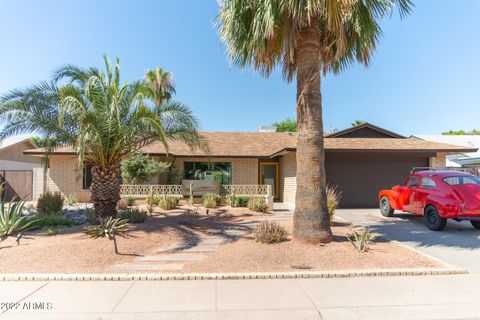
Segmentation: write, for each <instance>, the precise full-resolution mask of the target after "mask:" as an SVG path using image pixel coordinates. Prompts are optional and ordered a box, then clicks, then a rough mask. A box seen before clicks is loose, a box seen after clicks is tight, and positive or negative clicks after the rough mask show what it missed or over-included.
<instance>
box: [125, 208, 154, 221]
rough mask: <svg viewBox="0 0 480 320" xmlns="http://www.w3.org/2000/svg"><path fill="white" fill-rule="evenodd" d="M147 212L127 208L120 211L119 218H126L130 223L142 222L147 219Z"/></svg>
mask: <svg viewBox="0 0 480 320" xmlns="http://www.w3.org/2000/svg"><path fill="white" fill-rule="evenodd" d="M147 216H148V214H147V213H146V212H145V211H140V210H138V209H133V208H128V209H126V210H125V211H123V212H122V214H121V215H120V219H122V220H128V222H130V223H143V222H145V219H147Z"/></svg>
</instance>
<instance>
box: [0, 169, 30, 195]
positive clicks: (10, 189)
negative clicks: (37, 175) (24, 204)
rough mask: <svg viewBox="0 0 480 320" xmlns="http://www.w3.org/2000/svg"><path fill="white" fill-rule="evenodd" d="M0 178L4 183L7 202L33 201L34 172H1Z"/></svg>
mask: <svg viewBox="0 0 480 320" xmlns="http://www.w3.org/2000/svg"><path fill="white" fill-rule="evenodd" d="M0 178H1V180H2V182H4V189H5V190H4V197H5V200H7V201H10V200H13V199H17V200H18V199H21V200H25V201H28V200H32V182H33V172H32V170H5V171H0Z"/></svg>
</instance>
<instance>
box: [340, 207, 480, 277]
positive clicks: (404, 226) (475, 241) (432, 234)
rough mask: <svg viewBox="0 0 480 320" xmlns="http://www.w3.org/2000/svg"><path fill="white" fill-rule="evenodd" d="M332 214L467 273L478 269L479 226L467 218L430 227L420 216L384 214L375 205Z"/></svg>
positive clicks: (479, 266)
mask: <svg viewBox="0 0 480 320" xmlns="http://www.w3.org/2000/svg"><path fill="white" fill-rule="evenodd" d="M335 215H337V216H338V217H340V218H343V219H345V220H348V221H350V222H352V223H353V224H355V225H361V226H368V227H369V228H370V229H371V230H372V231H374V232H375V233H378V234H381V235H382V236H383V237H385V238H387V239H390V240H397V241H399V242H401V243H403V244H406V245H408V246H411V247H413V248H415V249H417V250H419V251H421V252H424V253H426V254H428V255H430V256H433V257H435V258H437V259H440V260H441V261H444V262H446V263H448V264H451V265H454V266H456V267H459V268H462V269H464V270H466V271H468V272H470V273H480V230H475V229H474V228H473V227H472V226H471V224H470V222H468V221H464V222H456V221H454V220H448V223H447V227H446V228H445V230H443V231H431V230H429V229H428V228H427V227H426V226H425V223H424V221H423V217H417V216H413V215H410V214H407V213H402V212H396V213H395V214H394V216H393V217H392V218H385V217H383V216H382V215H381V214H380V211H379V210H378V209H341V210H340V209H339V210H337V211H336V213H335Z"/></svg>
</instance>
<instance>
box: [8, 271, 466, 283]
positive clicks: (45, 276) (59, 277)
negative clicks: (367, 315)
mask: <svg viewBox="0 0 480 320" xmlns="http://www.w3.org/2000/svg"><path fill="white" fill-rule="evenodd" d="M466 273H467V272H466V271H464V270H459V269H447V268H445V269H438V268H437V269H435V268H431V269H428V268H424V269H389V270H385V269H383V270H382V269H368V270H343V271H304V272H248V273H163V274H155V273H145V274H141V273H119V274H51V273H38V274H37V273H21V274H0V281H135V280H154V281H161V280H163V281H164V280H244V279H307V278H308V279H310V278H350V277H385V276H428V275H455V274H466Z"/></svg>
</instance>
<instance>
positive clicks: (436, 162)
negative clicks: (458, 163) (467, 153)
mask: <svg viewBox="0 0 480 320" xmlns="http://www.w3.org/2000/svg"><path fill="white" fill-rule="evenodd" d="M429 166H430V167H431V168H433V169H444V168H445V167H446V166H447V154H446V153H444V152H438V153H437V156H436V157H430V160H429Z"/></svg>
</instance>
